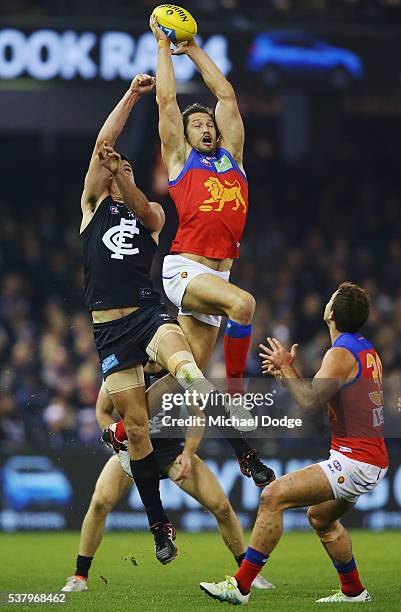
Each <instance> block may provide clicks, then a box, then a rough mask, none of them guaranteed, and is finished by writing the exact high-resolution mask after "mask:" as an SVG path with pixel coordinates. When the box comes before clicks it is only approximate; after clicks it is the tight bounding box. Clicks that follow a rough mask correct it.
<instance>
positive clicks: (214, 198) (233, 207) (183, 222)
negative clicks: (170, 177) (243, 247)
mask: <svg viewBox="0 0 401 612" xmlns="http://www.w3.org/2000/svg"><path fill="white" fill-rule="evenodd" d="M169 192H170V195H171V198H172V199H173V201H174V204H175V206H176V208H177V213H178V220H179V224H178V230H177V234H176V236H175V238H174V240H173V243H172V245H171V253H194V254H196V255H202V256H203V257H211V258H213V259H225V258H226V257H229V258H232V259H235V258H237V257H239V246H240V243H241V239H242V234H243V232H244V228H245V222H246V216H247V212H248V181H247V179H246V176H245V174H244V173H243V172H242V170H241V169H240V168H239V166H238V164H237V163H236V161H235V160H234V158H233V157H232V155H231V153H229V151H227V150H226V149H222V148H219V149H217V151H216V154H215V155H204V154H203V153H199V151H197V150H196V149H192V151H191V153H190V155H189V157H188V159H187V161H186V163H185V166H184V167H183V169H182V171H181V172H180V174H179V175H178V177H177V178H176V179H175V180H174V181H169Z"/></svg>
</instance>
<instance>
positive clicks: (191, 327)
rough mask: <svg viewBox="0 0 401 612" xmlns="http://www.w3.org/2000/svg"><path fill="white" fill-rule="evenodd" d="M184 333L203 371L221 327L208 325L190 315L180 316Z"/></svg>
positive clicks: (179, 320) (179, 319)
mask: <svg viewBox="0 0 401 612" xmlns="http://www.w3.org/2000/svg"><path fill="white" fill-rule="evenodd" d="M178 322H179V324H180V327H181V329H182V331H183V332H184V334H185V336H186V338H187V340H188V343H189V346H190V348H191V351H192V354H193V356H194V358H195V361H196V363H197V365H198V367H199V368H200V369H201V370H202V371H203V370H204V369H205V368H206V366H207V364H208V362H209V359H210V356H211V354H212V352H213V350H214V347H215V345H216V341H217V337H218V335H219V327H216V326H215V325H208V324H207V323H204V322H203V321H199V320H198V319H195V317H192V316H190V315H185V316H182V315H181V316H179V317H178Z"/></svg>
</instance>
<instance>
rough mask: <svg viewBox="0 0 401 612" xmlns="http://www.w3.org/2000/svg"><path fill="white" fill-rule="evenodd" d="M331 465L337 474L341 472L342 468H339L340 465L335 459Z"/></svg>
mask: <svg viewBox="0 0 401 612" xmlns="http://www.w3.org/2000/svg"><path fill="white" fill-rule="evenodd" d="M333 465H334V467H335V468H336V470H337V471H338V472H341V470H342V468H341V463H340V462H339V461H337V459H336V460H335V461H333Z"/></svg>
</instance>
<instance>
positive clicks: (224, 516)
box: [210, 497, 233, 523]
mask: <svg viewBox="0 0 401 612" xmlns="http://www.w3.org/2000/svg"><path fill="white" fill-rule="evenodd" d="M210 510H211V512H212V513H213V514H214V516H215V517H216V520H217V521H218V522H219V523H224V522H225V521H227V520H228V519H229V518H230V515H231V513H232V511H233V510H232V507H231V504H230V502H229V501H228V499H227V498H226V497H222V498H219V499H217V500H215V501H214V503H213V506H212V507H211V508H210Z"/></svg>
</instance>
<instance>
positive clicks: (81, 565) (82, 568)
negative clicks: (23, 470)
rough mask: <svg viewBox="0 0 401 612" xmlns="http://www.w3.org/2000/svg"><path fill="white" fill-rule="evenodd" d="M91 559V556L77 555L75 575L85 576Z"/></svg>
mask: <svg viewBox="0 0 401 612" xmlns="http://www.w3.org/2000/svg"><path fill="white" fill-rule="evenodd" d="M92 560H93V557H84V556H83V555H78V557H77V569H76V570H75V576H82V577H83V578H87V577H88V574H89V569H90V566H91V563H92Z"/></svg>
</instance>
